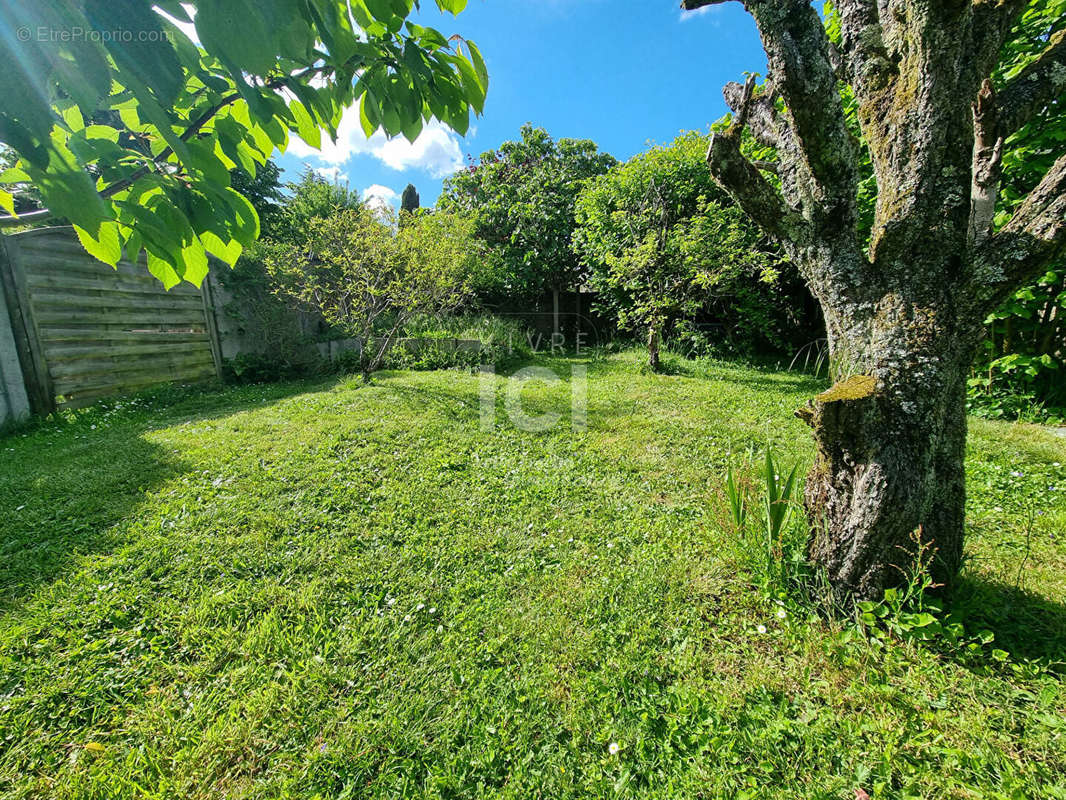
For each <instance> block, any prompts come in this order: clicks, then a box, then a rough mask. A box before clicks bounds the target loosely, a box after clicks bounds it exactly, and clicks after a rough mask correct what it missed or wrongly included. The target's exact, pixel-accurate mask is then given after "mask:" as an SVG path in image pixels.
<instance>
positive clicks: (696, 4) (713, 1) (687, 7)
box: [681, 0, 729, 11]
mask: <svg viewBox="0 0 1066 800" xmlns="http://www.w3.org/2000/svg"><path fill="white" fill-rule="evenodd" d="M728 2H729V0H681V10H682V11H695V10H696V9H697V8H703V7H704V6H716V5H720V4H722V3H728Z"/></svg>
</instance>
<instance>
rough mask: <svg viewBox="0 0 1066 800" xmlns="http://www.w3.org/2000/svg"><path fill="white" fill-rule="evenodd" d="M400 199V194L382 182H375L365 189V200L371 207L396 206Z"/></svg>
mask: <svg viewBox="0 0 1066 800" xmlns="http://www.w3.org/2000/svg"><path fill="white" fill-rule="evenodd" d="M399 199H400V195H398V194H396V192H394V191H393V190H392V189H390V188H389V187H388V186H382V185H381V184H380V183H375V184H374V185H373V186H367V187H366V188H365V189H363V202H365V203H366V204H367V205H368V206H370V207H371V208H386V207H394V206H395V205H396V201H397V200H399Z"/></svg>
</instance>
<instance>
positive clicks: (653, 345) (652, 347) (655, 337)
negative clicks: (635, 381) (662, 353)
mask: <svg viewBox="0 0 1066 800" xmlns="http://www.w3.org/2000/svg"><path fill="white" fill-rule="evenodd" d="M648 366H649V367H650V368H651V370H652V372H658V371H659V331H658V330H657V329H656V328H654V327H652V328H648Z"/></svg>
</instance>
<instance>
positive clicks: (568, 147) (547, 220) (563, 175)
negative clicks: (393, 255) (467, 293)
mask: <svg viewBox="0 0 1066 800" xmlns="http://www.w3.org/2000/svg"><path fill="white" fill-rule="evenodd" d="M615 163H617V162H616V161H615V159H614V158H613V157H612V156H610V155H608V154H607V153H601V152H599V150H598V148H597V146H596V143H595V142H592V141H589V140H588V139H559V140H558V141H555V140H554V139H552V138H551V136H549V135H548V133H547V131H545V130H544V129H543V128H534V127H533V126H532V125H528V124H527V125H524V126H523V127H522V138H521V139H520V140H519V141H512V142H504V143H503V144H502V145H500V147H499V149H497V150H490V151H488V152H486V153H483V154H482V156H481V159H480V161H479V162H478V163H477V164H471V165H470V166H469V167H467V168H466V169H463V170H460V171H459V172H458V173H456V174H455V175H453V176H452V177H450V178H448V179H447V180H446V181H445V182H444V191H443V193H442V194H441V197H440V201H439V206H440V208H441V209H442V210H446V211H452V212H459V213H465V214H470V215H472V217H473V219H474V220H475V224H476V227H475V231H476V235H477V237H478V238H479V239H480V240H481V241H482V242H484V243H485V245H486V246H487V248H488V256H489V258H488V259H487V269H485V270H484V271H483V272H482V273H481V274H480V275H479V276H478V280H477V282H476V284H475V286H474V288H475V289H476V291H477V292H478V294H479V295H480V296H481V297H483V298H486V299H490V300H495V301H500V300H507V301H511V302H514V301H517V302H523V301H528V300H530V299H532V298H535V297H537V296H539V295H541V294H543V293H544V292H546V291H548V290H551V289H557V290H563V289H571V288H574V287H576V286H578V285H580V283H581V282H582V278H583V276H582V274H581V272H580V270H579V269H578V264H577V261H576V259H575V258H574V254H573V252H572V251H571V247H570V240H571V236H572V235H573V231H574V203H575V200H576V198H577V195H578V192H579V191H580V189H581V186H582V184H583V183H584V182H585V181H586V180H587V179H588V178H591V177H594V176H596V175H600V174H602V173H604V172H606V171H607V170H608V169H609V168H610V167H611V166H612V165H614V164H615Z"/></svg>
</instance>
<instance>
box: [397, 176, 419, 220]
mask: <svg viewBox="0 0 1066 800" xmlns="http://www.w3.org/2000/svg"><path fill="white" fill-rule="evenodd" d="M420 206H421V203H420V200H419V197H418V189H416V188H415V185H414V184H413V183H409V184H407V188H406V189H404V190H403V196H402V197H401V198H400V210H401V211H406V212H407V213H408V214H413V213H414V212H416V211H418V209H419V208H420Z"/></svg>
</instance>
